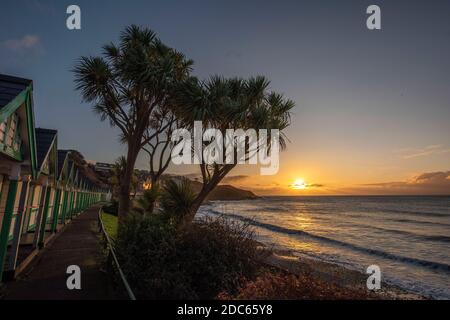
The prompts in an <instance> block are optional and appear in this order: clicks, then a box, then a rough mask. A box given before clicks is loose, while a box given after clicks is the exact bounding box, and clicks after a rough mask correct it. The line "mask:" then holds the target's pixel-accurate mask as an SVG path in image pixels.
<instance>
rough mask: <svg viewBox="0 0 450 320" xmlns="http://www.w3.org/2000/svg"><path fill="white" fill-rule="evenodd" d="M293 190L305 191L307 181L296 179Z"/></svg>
mask: <svg viewBox="0 0 450 320" xmlns="http://www.w3.org/2000/svg"><path fill="white" fill-rule="evenodd" d="M291 188H292V189H295V190H303V189H306V183H305V180H303V179H296V180H295V181H294V183H293V184H292V185H291Z"/></svg>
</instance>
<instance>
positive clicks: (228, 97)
mask: <svg viewBox="0 0 450 320" xmlns="http://www.w3.org/2000/svg"><path fill="white" fill-rule="evenodd" d="M269 84H270V82H269V81H268V80H267V79H266V78H264V77H261V76H258V77H252V78H249V79H240V78H231V79H225V78H223V77H219V76H214V77H212V78H210V79H209V80H208V81H204V82H202V81H199V80H198V79H197V78H191V79H190V80H189V81H186V82H184V83H183V84H182V85H181V87H180V88H179V90H178V91H177V95H176V100H177V104H176V105H177V106H183V107H182V108H177V109H176V115H177V117H178V118H179V119H181V121H182V122H183V125H184V126H187V127H192V125H193V124H194V121H202V122H203V125H204V126H209V127H211V128H216V129H219V130H220V131H221V132H222V133H224V132H225V130H226V129H238V128H240V129H243V130H247V129H251V128H253V129H255V130H258V129H267V130H271V129H278V130H280V138H279V139H280V140H279V142H280V147H281V149H282V150H283V149H285V147H286V141H287V137H286V136H285V133H284V132H283V131H282V130H284V129H285V128H287V127H288V126H289V124H290V110H291V109H292V108H293V107H294V106H295V103H294V102H293V101H292V100H289V99H285V98H284V97H283V96H282V95H281V94H279V93H275V92H270V91H269V90H268V87H269ZM269 139H270V137H268V140H269ZM203 144H204V146H206V145H208V142H203ZM224 149H225V148H224ZM257 151H258V150H250V148H249V147H248V145H247V146H246V149H245V159H248V157H249V156H250V155H251V154H252V153H254V152H257ZM234 152H235V153H236V149H235V150H234ZM224 153H225V151H224ZM223 156H224V157H223V158H224V159H225V154H224V155H223ZM235 166H236V164H222V165H220V164H212V165H208V164H204V163H201V164H200V171H201V174H202V180H203V186H202V189H201V191H200V192H199V193H198V194H197V195H196V197H195V199H194V200H193V203H192V206H191V208H190V212H189V214H188V215H187V219H188V220H191V221H192V220H193V219H194V217H195V214H196V212H197V211H198V209H199V207H200V206H201V204H202V203H203V201H204V200H205V199H206V197H207V196H208V195H209V193H210V192H211V191H212V190H213V189H214V188H215V187H216V186H217V185H218V184H219V183H220V182H221V181H222V179H223V178H224V177H225V176H226V175H227V174H228V173H229V172H230V171H231V170H232V169H233V168H234V167H235Z"/></svg>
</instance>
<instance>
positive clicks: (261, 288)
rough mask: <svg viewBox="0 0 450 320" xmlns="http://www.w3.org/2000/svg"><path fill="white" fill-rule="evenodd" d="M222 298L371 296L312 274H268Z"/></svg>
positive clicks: (291, 298) (299, 298) (222, 295)
mask: <svg viewBox="0 0 450 320" xmlns="http://www.w3.org/2000/svg"><path fill="white" fill-rule="evenodd" d="M218 297H219V299H223V300H230V299H237V300H325V299H326V300H336V299H368V298H369V295H368V294H367V293H366V292H364V291H362V290H356V289H350V288H345V287H343V286H338V285H336V284H332V283H329V282H324V281H321V280H319V279H315V278H314V277H312V276H311V275H308V274H303V275H294V274H290V273H285V272H274V271H273V270H272V271H268V272H266V273H264V274H263V275H261V276H259V277H258V278H257V279H256V280H254V281H248V282H247V283H246V284H245V285H244V286H243V287H242V288H241V289H240V291H239V293H238V294H237V295H230V294H229V293H221V294H219V296H218Z"/></svg>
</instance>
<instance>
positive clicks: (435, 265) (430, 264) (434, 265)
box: [206, 208, 450, 275]
mask: <svg viewBox="0 0 450 320" xmlns="http://www.w3.org/2000/svg"><path fill="white" fill-rule="evenodd" d="M206 210H207V212H208V213H211V214H214V215H220V216H227V217H230V218H233V219H236V220H240V221H242V222H245V223H249V224H251V225H253V226H256V227H260V228H265V229H268V230H270V231H274V232H278V233H283V234H287V235H297V236H304V237H307V238H310V239H314V240H319V241H322V242H326V243H329V244H333V245H338V246H342V247H346V248H350V249H352V250H355V251H358V252H363V253H367V254H371V255H376V256H379V257H382V258H386V259H390V260H395V261H400V262H404V263H409V264H413V265H419V266H423V267H426V268H428V269H432V270H439V271H443V272H445V273H447V274H449V275H450V265H448V264H445V263H439V262H434V261H429V260H424V259H418V258H411V257H405V256H401V255H396V254H393V253H390V252H386V251H382V250H379V249H370V248H365V247H361V246H358V245H355V244H352V243H348V242H344V241H340V240H336V239H331V238H328V237H324V236H319V235H315V234H312V233H309V232H306V231H302V230H295V229H289V228H285V227H280V226H276V225H273V224H269V223H264V222H260V221H256V220H254V219H251V218H247V217H243V216H240V215H237V214H232V213H222V212H219V211H216V210H214V209H212V208H207V209H206Z"/></svg>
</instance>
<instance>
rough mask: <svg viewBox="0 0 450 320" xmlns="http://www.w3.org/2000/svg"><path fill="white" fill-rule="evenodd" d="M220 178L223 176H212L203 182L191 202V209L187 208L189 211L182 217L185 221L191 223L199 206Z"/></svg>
mask: <svg viewBox="0 0 450 320" xmlns="http://www.w3.org/2000/svg"><path fill="white" fill-rule="evenodd" d="M222 179H223V177H220V176H213V178H212V179H211V180H210V182H209V183H208V184H203V188H202V190H200V192H199V193H198V194H197V196H196V197H195V199H194V202H193V203H192V206H191V209H190V210H189V211H190V213H189V214H188V215H187V216H186V217H185V219H184V220H185V223H191V222H192V221H193V220H194V218H195V215H196V214H197V211H198V209H199V208H200V206H201V205H202V204H203V202H204V201H205V200H206V198H207V197H208V195H209V194H210V193H211V191H213V190H214V188H215V187H216V186H217V185H218V184H219V182H220V181H222Z"/></svg>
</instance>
